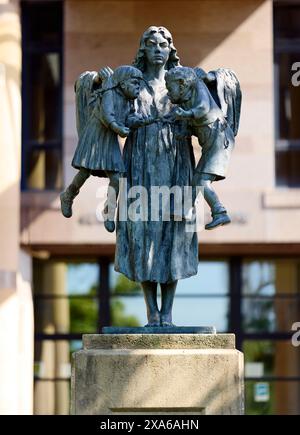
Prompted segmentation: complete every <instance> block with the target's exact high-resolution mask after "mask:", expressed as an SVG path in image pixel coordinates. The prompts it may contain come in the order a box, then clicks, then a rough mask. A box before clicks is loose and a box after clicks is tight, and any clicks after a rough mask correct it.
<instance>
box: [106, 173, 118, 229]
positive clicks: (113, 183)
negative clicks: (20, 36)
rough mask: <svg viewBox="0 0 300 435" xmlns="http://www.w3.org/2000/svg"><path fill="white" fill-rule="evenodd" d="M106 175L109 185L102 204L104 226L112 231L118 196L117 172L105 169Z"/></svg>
mask: <svg viewBox="0 0 300 435" xmlns="http://www.w3.org/2000/svg"><path fill="white" fill-rule="evenodd" d="M106 175H107V177H108V178H109V185H108V191H107V200H106V201H105V204H104V209H103V213H102V215H103V217H104V226H105V228H106V230H107V231H109V232H110V233H112V232H113V231H114V230H115V222H114V219H115V210H116V206H117V199H118V196H119V180H120V174H119V172H112V171H106Z"/></svg>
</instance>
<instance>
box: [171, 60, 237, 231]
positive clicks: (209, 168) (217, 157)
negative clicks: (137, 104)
mask: <svg viewBox="0 0 300 435" xmlns="http://www.w3.org/2000/svg"><path fill="white" fill-rule="evenodd" d="M222 71H226V73H227V71H230V70H222ZM230 73H231V74H234V73H232V72H230ZM223 75H224V74H223ZM234 77H235V76H234ZM165 79H166V86H167V89H168V95H169V97H170V99H171V101H172V103H174V104H178V105H179V107H176V109H175V111H174V113H173V116H174V117H175V119H176V120H180V121H182V122H183V127H184V125H185V127H187V129H188V132H189V133H190V134H191V135H194V136H196V137H197V138H198V142H199V145H200V146H201V148H202V155H201V158H200V160H199V162H198V165H197V167H196V168H195V171H194V176H193V180H192V186H193V205H194V203H195V200H196V196H197V193H196V186H199V187H202V188H203V192H204V198H205V200H206V202H207V203H208V205H209V207H210V209H211V214H212V218H213V219H212V221H211V222H210V223H208V224H207V225H205V228H206V229H207V230H211V229H213V228H215V227H217V226H220V225H226V224H229V223H230V218H229V216H228V214H227V211H226V209H225V207H224V206H223V204H222V203H221V202H220V200H219V198H218V195H217V194H216V192H215V190H214V189H213V187H212V182H213V181H218V180H222V179H224V178H225V177H226V173H227V169H228V165H229V160H230V156H231V152H232V149H233V147H234V136H235V134H234V131H233V130H234V129H233V128H231V126H230V125H229V122H227V119H226V117H225V114H224V112H223V111H222V110H221V108H220V107H219V105H218V104H217V102H216V101H215V100H214V98H213V97H212V94H211V93H210V91H209V90H208V87H207V86H206V84H205V82H204V80H205V81H206V82H207V83H208V81H209V80H212V81H213V80H215V77H214V76H213V74H212V73H209V74H206V73H205V72H204V71H203V70H201V69H200V68H197V69H196V70H194V69H192V68H187V67H176V68H173V69H171V70H170V71H168V72H167V73H166V76H165ZM192 216H193V209H191V210H189V212H188V213H187V214H186V216H185V217H186V219H191V218H192Z"/></svg>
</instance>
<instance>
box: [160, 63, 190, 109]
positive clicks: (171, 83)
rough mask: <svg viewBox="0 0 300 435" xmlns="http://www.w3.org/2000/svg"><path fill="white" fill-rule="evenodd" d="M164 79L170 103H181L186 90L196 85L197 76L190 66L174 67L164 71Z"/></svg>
mask: <svg viewBox="0 0 300 435" xmlns="http://www.w3.org/2000/svg"><path fill="white" fill-rule="evenodd" d="M165 80H166V87H167V89H168V95H169V97H170V100H171V101H172V103H181V102H183V100H184V96H185V95H186V93H187V91H189V90H190V89H191V88H193V87H195V86H196V83H197V76H196V74H195V71H194V70H193V69H192V68H187V67H176V68H172V69H170V71H168V72H166V75H165Z"/></svg>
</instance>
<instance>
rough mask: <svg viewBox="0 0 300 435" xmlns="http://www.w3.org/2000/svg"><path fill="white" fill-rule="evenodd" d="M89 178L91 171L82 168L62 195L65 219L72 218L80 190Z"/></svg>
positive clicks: (62, 208) (62, 209)
mask: <svg viewBox="0 0 300 435" xmlns="http://www.w3.org/2000/svg"><path fill="white" fill-rule="evenodd" d="M89 176H90V171H89V170H88V169H85V168H80V170H79V171H78V173H77V174H76V175H75V177H74V178H73V180H72V182H71V184H70V185H69V186H68V187H67V188H66V190H65V191H64V192H62V193H61V194H60V201H61V211H62V214H63V215H64V216H65V217H67V218H69V217H71V216H72V204H73V201H74V198H75V197H76V196H77V195H78V193H79V190H80V188H81V187H82V186H83V184H84V183H85V181H86V180H87V179H88V178H89Z"/></svg>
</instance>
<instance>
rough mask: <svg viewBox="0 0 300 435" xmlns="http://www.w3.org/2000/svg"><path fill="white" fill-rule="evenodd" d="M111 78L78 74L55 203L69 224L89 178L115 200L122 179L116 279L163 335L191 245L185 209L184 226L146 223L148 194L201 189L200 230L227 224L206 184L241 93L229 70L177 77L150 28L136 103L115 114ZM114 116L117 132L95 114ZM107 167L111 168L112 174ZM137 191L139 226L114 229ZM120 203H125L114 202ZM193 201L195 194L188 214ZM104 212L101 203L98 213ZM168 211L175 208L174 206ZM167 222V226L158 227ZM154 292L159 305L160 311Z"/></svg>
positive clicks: (225, 156) (226, 145) (193, 238)
mask: <svg viewBox="0 0 300 435" xmlns="http://www.w3.org/2000/svg"><path fill="white" fill-rule="evenodd" d="M121 68H122V67H121ZM126 68H128V67H126ZM118 70H119V69H117V70H116V71H115V73H113V72H112V70H111V69H110V68H109V67H105V68H102V69H101V70H100V71H99V73H96V72H92V73H85V74H86V76H83V77H82V79H79V87H80V86H82V83H84V90H83V92H79V91H78V88H77V85H76V87H75V90H76V98H77V114H78V116H77V126H78V125H79V127H78V134H79V144H78V148H77V150H76V153H75V156H74V159H73V166H75V167H77V168H79V169H80V172H79V173H78V174H77V175H76V176H75V178H74V180H73V182H72V183H71V185H70V186H69V187H68V188H67V190H66V191H65V192H64V193H63V194H62V196H61V200H62V212H63V214H64V215H65V216H67V217H68V216H70V215H71V206H72V201H73V199H74V197H75V196H76V194H78V191H79V188H80V187H81V185H82V184H83V182H84V181H85V180H86V179H87V177H88V176H89V175H90V174H94V175H99V176H108V177H109V178H110V183H111V185H112V186H113V187H115V189H116V192H117V193H118V191H119V190H118V189H119V186H117V184H118V185H119V179H120V175H122V179H124V180H125V181H126V183H124V186H125V187H123V190H122V191H120V198H119V207H118V213H117V215H116V254H115V270H116V271H118V272H121V273H123V274H124V275H126V276H127V277H128V278H129V279H131V280H133V281H137V282H140V283H141V286H142V289H143V292H144V297H145V302H146V307H147V317H148V324H147V325H146V326H154V327H155V326H156V327H158V326H162V327H170V326H174V325H173V323H172V306H173V300H174V295H175V291H176V286H177V282H178V279H184V278H188V277H190V276H193V275H196V274H197V270H198V240H197V233H196V232H195V231H187V224H188V223H189V220H190V216H189V213H186V212H185V211H184V210H183V207H182V218H180V217H179V219H178V216H176V213H174V210H173V213H172V212H171V213H170V214H169V215H168V214H165V209H164V207H165V206H164V205H159V210H158V211H159V213H158V217H157V215H155V216H156V218H155V219H153V218H152V217H153V211H157V210H154V209H155V207H157V206H155V205H154V204H153V201H152V197H151V193H152V191H153V189H155V188H157V187H158V188H165V189H169V191H171V190H172V189H173V188H174V187H175V186H176V187H178V189H179V192H183V191H185V188H186V187H190V188H191V190H192V191H193V192H196V190H195V188H196V186H199V185H200V187H204V196H205V199H206V201H207V202H208V204H209V205H210V207H211V210H212V215H213V221H212V222H211V223H210V224H208V225H207V226H206V228H207V229H211V228H213V227H216V226H218V225H224V224H226V223H229V222H230V219H229V216H228V215H227V213H226V210H225V208H224V207H223V206H222V204H221V203H220V201H219V199H218V197H217V195H216V193H215V192H214V190H213V189H212V187H211V183H212V181H214V180H218V179H223V178H225V174H226V169H227V166H228V161H229V156H230V153H231V150H232V148H233V144H234V135H235V134H236V132H237V128H238V121H239V111H240V101H241V94H240V90H239V84H238V81H237V79H236V77H235V75H234V73H232V72H231V71H230V70H217V71H215V72H211V73H208V74H205V73H204V71H202V70H200V69H194V70H193V69H189V68H184V67H182V66H181V65H180V62H179V57H178V54H177V50H176V48H175V46H174V43H173V38H172V35H171V33H170V32H169V31H168V30H167V29H166V28H164V27H156V26H151V27H149V28H148V29H147V30H146V31H145V32H144V34H143V35H142V38H141V41H140V46H139V49H138V52H137V54H136V57H135V59H134V61H133V69H132V70H133V76H134V78H135V79H136V80H137V81H136V82H135V83H134V89H135V90H136V93H133V94H130V93H129V94H128V93H127V94H126V92H125V96H123V97H122V103H120V104H119V103H117V102H116V99H115V94H116V93H117V92H120V91H121V92H122V90H123V91H124V88H122V80H121V81H120V82H118V79H117V80H116V82H115V84H116V88H114V87H113V86H112V81H113V82H114V75H115V74H116V73H117V71H118ZM135 71H138V73H135ZM84 77H86V82H85V81H84V80H85V79H84ZM222 77H223V78H222ZM82 80H83V82H82ZM230 80H233V82H234V86H232V92H227V91H228V89H227V88H228V86H229V87H230V84H229V82H230ZM225 88H226V91H225ZM222 92H223V95H221V94H222ZM234 92H235V95H234ZM118 98H119V97H118ZM128 99H129V100H128ZM177 104H179V107H178V106H177ZM116 107H118V108H121V110H120V111H118V110H115V115H114V117H113V119H114V121H113V122H115V123H116V124H115V125H113V123H112V122H107V121H105V119H104V118H105V114H104V116H103V111H104V112H105V108H109V111H110V110H112V109H113V108H116ZM101 110H102V115H101ZM233 110H234V114H232V111H233ZM232 117H233V118H234V121H232V119H231V118H232ZM90 123H91V126H90ZM101 123H102V126H101V127H100V124H101ZM81 124H83V125H81ZM114 127H115V128H114ZM103 128H104V129H105V128H106V129H108V130H109V129H112V130H113V131H114V133H111V132H110V133H108V131H106V130H104V131H103V133H102V132H101V134H100V133H99V132H98V130H101V129H103ZM90 129H91V132H93V131H97V133H96V134H95V136H97V140H94V139H93V140H92V141H91V135H92V134H94V133H91V132H90ZM112 134H114V136H112ZM117 134H119V135H121V136H127V138H126V142H125V147H124V151H123V155H122V156H121V155H120V154H119V151H118V150H117V147H116V145H115V144H116V135H117ZM191 135H196V136H197V137H198V140H199V143H200V145H201V146H202V148H203V154H202V155H203V157H202V158H201V159H200V162H199V164H198V166H197V168H195V159H194V154H193V149H192V144H191ZM108 136H109V137H110V138H111V140H110V141H108V142H109V143H111V145H108V142H107V146H106V145H105V144H104V138H105V137H108ZM91 146H92V148H93V153H91V152H90V148H91ZM210 150H211V151H210ZM94 156H101V158H97V159H96V158H94ZM87 157H88V158H87ZM86 162H88V164H87V163H86ZM103 162H105V163H104V164H103ZM107 162H109V163H110V162H113V164H112V165H111V166H110V164H107ZM112 173H113V175H111V174H112ZM138 188H139V189H140V191H141V189H143V191H146V193H147V194H148V196H147V195H146V200H144V202H141V204H140V208H144V212H145V213H144V214H142V215H141V214H140V215H139V214H138V213H137V216H139V217H138V218H137V219H130V218H128V219H122V209H123V208H128V209H130V208H131V207H132V206H134V205H135V198H133V195H132V192H133V191H134V189H138ZM149 195H150V196H149ZM123 196H124V197H125V201H123V202H122V201H121V198H123ZM180 198H181V197H180ZM195 199H196V194H195V193H194V195H193V198H192V202H191V206H193V202H194V201H195ZM180 201H181V199H180ZM180 201H179V203H180ZM177 203H178V200H177ZM159 204H160V203H159ZM180 204H181V203H180ZM108 205H109V200H108V202H107V204H106V210H105V211H106V212H107V211H108V210H107V208H109V207H108ZM170 207H171V209H172V207H174V204H173V206H172V201H170ZM113 212H114V208H113ZM113 212H112V213H109V211H108V217H107V219H106V222H105V226H106V228H107V229H108V230H109V231H113V230H114V226H115V225H114V222H113V215H114V213H113ZM105 215H107V213H106V214H105ZM166 215H167V216H169V218H168V219H165V216H166ZM141 216H144V217H141ZM158 286H160V290H161V300H162V304H161V307H160V308H159V307H158V303H157V291H158Z"/></svg>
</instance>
